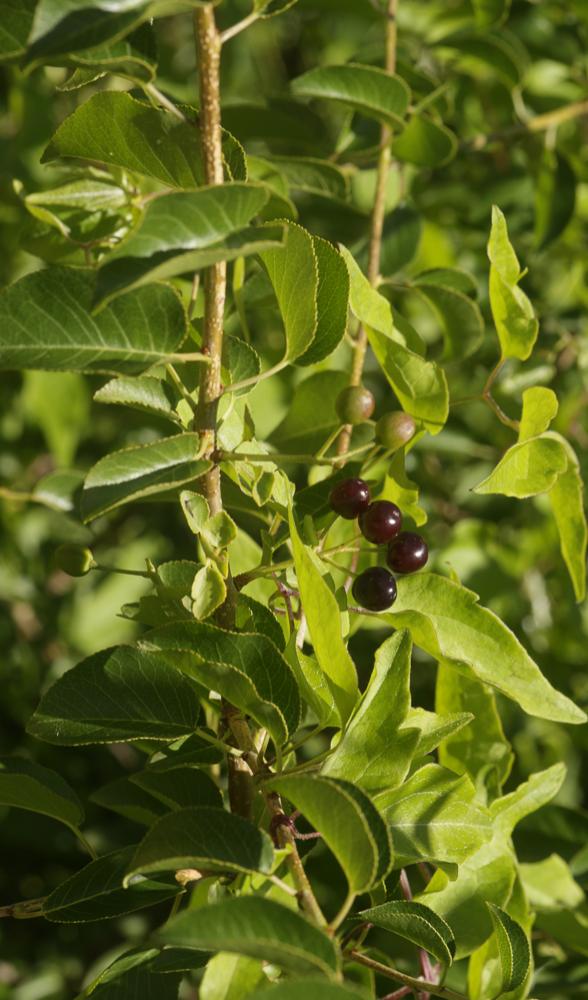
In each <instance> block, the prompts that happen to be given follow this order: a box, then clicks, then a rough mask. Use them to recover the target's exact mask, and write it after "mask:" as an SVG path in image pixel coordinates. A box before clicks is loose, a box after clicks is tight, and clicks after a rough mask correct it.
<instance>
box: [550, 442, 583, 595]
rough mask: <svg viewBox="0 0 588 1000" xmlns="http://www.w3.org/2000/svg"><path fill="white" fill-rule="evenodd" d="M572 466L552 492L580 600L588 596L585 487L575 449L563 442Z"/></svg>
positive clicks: (564, 553) (561, 541)
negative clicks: (587, 579)
mask: <svg viewBox="0 0 588 1000" xmlns="http://www.w3.org/2000/svg"><path fill="white" fill-rule="evenodd" d="M561 443H562V447H563V448H564V450H565V452H566V455H567V459H568V467H567V469H566V470H565V472H563V473H562V474H561V475H560V476H559V479H558V480H557V482H556V483H555V485H554V486H553V487H552V489H551V491H550V493H549V500H550V503H551V509H552V511H553V516H554V518H555V523H556V524H557V529H558V531H559V544H560V548H561V554H562V556H563V558H564V561H565V563H566V566H567V568H568V572H569V574H570V577H571V579H572V584H573V586H574V593H575V595H576V600H577V601H583V600H584V597H585V596H586V548H587V544H588V527H587V525H586V514H585V512H584V484H583V482H582V477H581V475H580V465H579V462H578V459H577V457H576V454H575V452H574V450H573V448H572V447H571V446H570V445H569V444H568V442H567V441H564V439H563V438H562V439H561Z"/></svg>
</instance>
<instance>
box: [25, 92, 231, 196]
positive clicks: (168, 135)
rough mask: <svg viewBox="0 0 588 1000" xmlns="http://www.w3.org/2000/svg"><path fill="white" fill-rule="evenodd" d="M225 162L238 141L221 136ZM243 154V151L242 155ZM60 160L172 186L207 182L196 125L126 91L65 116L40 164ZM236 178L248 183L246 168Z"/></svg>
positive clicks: (100, 97) (108, 94)
mask: <svg viewBox="0 0 588 1000" xmlns="http://www.w3.org/2000/svg"><path fill="white" fill-rule="evenodd" d="M223 139H224V142H223V146H224V148H223V153H224V156H225V159H227V158H230V162H231V163H232V162H233V159H234V154H235V149H236V148H237V150H238V148H239V147H238V143H237V142H236V140H235V139H233V137H232V136H231V135H229V134H228V133H227V132H225V133H224V134H223ZM241 152H242V151H241ZM58 157H75V158H77V159H83V160H92V161H94V162H97V163H104V164H106V165H107V166H114V167H122V168H123V169H124V170H131V171H133V172H134V173H138V174H142V175H143V176H145V177H153V178H155V179H156V180H159V181H163V183H164V184H167V185H168V186H169V187H178V188H193V187H198V186H199V185H201V184H205V183H206V174H205V170H204V154H203V151H202V140H201V136H200V132H199V131H198V128H197V126H196V124H195V122H194V121H189V120H186V121H181V120H180V119H179V118H177V117H176V115H172V114H170V113H169V112H168V111H160V110H158V109H157V108H154V107H152V106H151V105H150V104H147V103H146V102H145V101H138V100H136V99H135V98H134V97H131V96H130V94H127V93H124V92H122V91H114V90H108V91H102V92H101V93H98V94H94V95H93V96H92V97H91V98H90V99H89V100H87V101H86V102H85V103H84V104H82V105H80V106H79V107H78V108H76V110H75V111H74V112H72V114H71V115H69V117H68V118H66V119H65V120H64V121H63V122H62V123H61V125H60V126H59V128H58V129H57V131H56V133H55V135H54V136H53V138H52V139H51V142H50V143H49V145H48V146H47V148H46V150H45V152H44V153H43V157H42V162H44V163H46V162H48V161H49V160H55V159H57V158H58ZM238 173H239V176H238V177H237V176H236V175H235V174H233V177H234V179H235V180H244V179H245V178H246V174H245V171H244V168H242V169H241V170H238Z"/></svg>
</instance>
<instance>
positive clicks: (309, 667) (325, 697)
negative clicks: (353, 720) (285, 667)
mask: <svg viewBox="0 0 588 1000" xmlns="http://www.w3.org/2000/svg"><path fill="white" fill-rule="evenodd" d="M285 656H286V659H287V660H288V663H290V665H291V667H292V669H293V671H294V673H295V675H296V680H297V682H298V687H299V689H300V694H301V696H302V698H303V700H304V701H305V702H306V703H307V705H309V706H310V708H311V709H312V711H313V712H314V714H315V715H316V717H317V719H318V721H319V722H320V723H321V725H323V726H335V727H336V728H337V729H340V728H341V716H340V714H339V712H338V710H337V706H336V704H335V699H334V697H333V692H332V690H331V688H330V686H329V683H328V678H327V676H326V674H324V673H323V671H322V670H321V668H320V666H319V664H318V660H317V659H316V657H315V656H308V655H307V654H306V653H303V652H302V650H301V649H298V647H297V646H296V642H295V640H294V641H292V640H291V641H290V643H289V646H288V648H287V649H286V652H285Z"/></svg>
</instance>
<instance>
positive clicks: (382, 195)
mask: <svg viewBox="0 0 588 1000" xmlns="http://www.w3.org/2000/svg"><path fill="white" fill-rule="evenodd" d="M397 8H398V0H388V3H387V7H386V18H387V20H386V61H385V69H386V72H387V73H390V74H392V73H394V71H395V69H396V35H397V26H396V13H397ZM391 142H392V129H391V128H390V126H389V125H382V127H381V130H380V146H379V148H380V153H379V156H378V168H377V175H376V193H375V197H374V205H373V209H372V221H371V231H370V242H369V252H368V269H367V276H368V280H369V282H370V284H371V285H373V286H375V285H377V283H378V277H379V274H380V256H381V253H382V232H383V229H384V217H385V215H386V190H387V185H388V173H389V171H390V163H391V149H390V146H391ZM367 348H368V336H367V330H366V328H365V327H364V326H363V324H362V325H361V326H360V328H359V331H358V334H357V337H356V339H355V347H354V349H353V361H352V364H351V375H350V379H349V384H350V385H360V383H361V377H362V374H363V366H364V364H365V356H366V352H367ZM351 431H352V428H351V425H350V424H346V425H345V427H344V428H343V429H342V431H341V435H340V437H339V442H338V444H337V453H338V455H339V456H343V455H346V454H347V452H348V451H349V444H350V442H351Z"/></svg>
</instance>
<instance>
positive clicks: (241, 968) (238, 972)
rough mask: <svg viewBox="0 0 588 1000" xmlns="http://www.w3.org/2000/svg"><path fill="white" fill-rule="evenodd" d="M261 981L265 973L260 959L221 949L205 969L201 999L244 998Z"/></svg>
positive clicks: (233, 999) (234, 999)
mask: <svg viewBox="0 0 588 1000" xmlns="http://www.w3.org/2000/svg"><path fill="white" fill-rule="evenodd" d="M261 981H264V982H265V975H264V972H263V965H262V963H261V962H260V961H259V960H256V959H254V958H245V957H243V956H242V955H231V953H230V952H224V951H221V952H219V954H218V955H213V956H212V958H211V959H210V960H209V962H208V964H207V966H206V969H205V970H204V976H203V977H202V981H201V983H200V986H199V990H198V994H199V1000H243V998H244V997H246V996H249V994H250V993H251V992H252V991H253V990H254V988H255V987H256V986H257V984H258V983H259V982H261Z"/></svg>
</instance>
